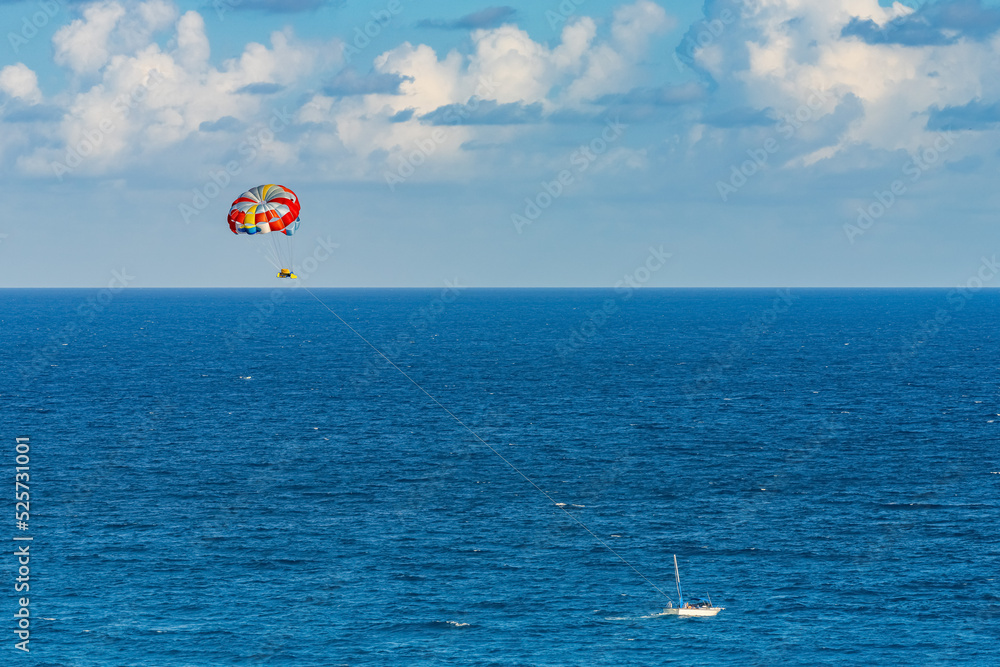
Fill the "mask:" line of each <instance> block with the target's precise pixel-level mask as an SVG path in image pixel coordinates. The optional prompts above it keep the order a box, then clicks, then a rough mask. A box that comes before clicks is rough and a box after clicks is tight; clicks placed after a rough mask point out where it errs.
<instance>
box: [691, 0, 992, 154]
mask: <svg viewBox="0 0 1000 667" xmlns="http://www.w3.org/2000/svg"><path fill="white" fill-rule="evenodd" d="M994 14H995V10H992V9H987V8H985V7H983V6H982V5H981V3H979V2H975V1H972V0H957V1H953V2H945V3H941V4H931V5H927V6H925V7H922V8H921V10H920V11H914V10H913V9H912V8H910V7H907V6H905V5H902V4H900V3H895V4H893V5H892V6H890V7H883V6H881V5H880V4H879V2H878V1H877V0H840V1H839V2H829V3H818V2H816V3H813V2H801V1H800V0H746V1H740V2H737V1H736V0H718V1H712V2H707V3H706V16H705V19H704V20H703V21H699V22H697V23H695V24H694V25H692V26H691V28H690V30H689V31H688V34H687V35H686V36H685V38H684V39H683V40H682V42H681V45H680V46H679V47H678V56H679V58H680V59H681V60H682V61H683V62H689V63H690V64H691V65H692V66H693V67H694V68H695V70H696V71H697V72H698V73H699V74H701V75H702V76H703V77H704V78H705V79H706V80H707V82H708V84H709V85H710V86H711V88H712V89H713V92H712V96H711V97H712V100H711V104H710V105H709V109H708V110H706V115H705V117H706V118H710V119H711V118H713V117H714V116H713V113H716V114H717V113H719V111H718V109H725V108H745V109H758V110H763V109H773V110H774V111H773V113H774V114H775V116H776V117H777V118H781V117H783V116H785V115H788V114H792V113H794V112H795V110H796V109H798V108H801V107H802V105H804V104H806V103H807V102H808V101H809V100H810V99H814V98H815V96H816V95H817V93H819V94H820V96H822V97H823V98H824V99H829V100H830V102H829V103H828V104H826V105H824V106H823V107H822V108H819V109H817V110H815V111H814V112H812V113H811V117H812V118H813V120H816V119H819V118H822V117H823V116H824V115H829V114H833V113H834V111H835V110H836V109H837V108H838V107H839V106H840V105H842V104H844V103H847V102H850V105H849V106H851V107H852V108H855V107H857V108H859V109H860V111H859V113H857V114H856V115H855V117H854V119H853V120H852V121H851V123H850V125H849V127H847V128H846V129H843V130H841V131H838V132H836V133H832V134H830V135H829V136H827V137H826V143H825V145H824V146H822V147H818V148H816V150H815V152H814V154H813V155H812V156H811V157H807V158H806V159H805V162H804V163H806V164H809V163H811V162H813V161H815V160H817V159H823V158H828V157H832V156H834V155H838V154H844V153H847V152H849V149H852V148H853V147H856V146H864V147H868V148H871V149H875V150H881V151H888V152H889V153H887V154H891V152H892V151H897V150H906V151H915V150H917V149H918V148H920V147H921V146H924V145H927V144H928V143H929V142H931V141H933V139H934V137H933V135H932V134H931V132H932V131H933V130H934V129H935V128H940V127H944V124H945V123H946V122H951V121H954V120H956V119H957V117H958V115H960V114H959V112H958V111H955V109H958V108H961V107H962V106H963V105H967V104H969V103H970V102H972V101H973V100H978V99H985V100H994V99H997V98H998V97H1000V85H998V83H1000V82H997V81H996V79H995V77H993V76H992V72H995V71H996V69H997V66H998V65H1000V41H998V39H997V38H996V37H991V35H993V33H995V32H996V30H997V27H998V25H1000V24H998V23H997V19H996V17H994ZM713 106H714V108H715V109H716V110H715V111H714V112H713V110H712V109H713ZM845 108H846V107H845ZM949 108H950V109H952V111H950V112H946V111H935V109H938V110H945V109H949ZM981 111H983V110H982V109H979V108H975V109H971V110H969V111H968V113H969V114H971V115H973V116H976V115H977V114H979V115H980V116H982V115H983V114H980V113H979V112H981ZM948 114H951V116H950V117H949V115H948ZM755 118H756V120H757V121H758V122H754V119H755ZM929 118H931V119H932V122H931V123H930V124H928V119H929ZM949 118H950V120H949ZM733 120H734V121H735V120H738V119H735V118H734V119H733ZM759 122H763V118H762V117H761V116H756V117H754V116H752V115H751V116H748V118H747V122H746V126H753V125H756V124H759ZM980 122H987V121H985V120H980ZM716 124H717V123H716ZM725 125H734V126H738V125H739V123H738V122H734V123H725ZM855 154H856V153H855Z"/></svg>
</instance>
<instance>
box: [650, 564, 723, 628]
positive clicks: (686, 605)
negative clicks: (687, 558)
mask: <svg viewBox="0 0 1000 667" xmlns="http://www.w3.org/2000/svg"><path fill="white" fill-rule="evenodd" d="M674 577H675V578H676V579H677V601H678V604H677V606H676V607H675V606H674V603H673V602H670V603H669V604H668V606H667V607H665V608H664V609H663V615H664V616H715V615H716V614H718V613H719V612H720V611H722V610H723V609H725V607H716V606H715V605H713V604H712V598H711V596H709V598H708V599H707V600H706V599H705V598H689V599H688V601H687V602H685V601H684V594H683V593H682V592H681V573H680V570H679V569H677V554H674Z"/></svg>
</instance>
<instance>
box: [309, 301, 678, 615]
mask: <svg viewBox="0 0 1000 667" xmlns="http://www.w3.org/2000/svg"><path fill="white" fill-rule="evenodd" d="M303 289H305V291H307V292H309V295H310V296H311V297H312V298H314V299H316V301H318V302H319V305H321V306H323V307H324V308H325V309H326V310H328V311H329V312H330V314H331V315H333V316H334V317H336V318H337V319H338V320H340V321H341V323H343V325H344V326H345V327H347V328H348V329H350V330H351V332H352V333H353V334H354V335H355V336H357V337H358V338H360V339H361V340H362V341H364V342H365V344H366V345H368V347H370V348H371V349H373V350H375V352H376V353H377V354H378V355H379V356H380V357H382V358H383V359H385V361H386V363H388V364H389V365H390V366H392V367H393V368H395V369H396V370H397V371H399V374H400V375H402V376H403V377H404V378H406V379H407V380H409V381H410V383H411V384H412V385H413V386H414V387H416V388H417V389H419V390H420V391H421V392H423V394H424V395H425V396H427V398H429V399H431V401H433V402H434V404H435V405H437V406H438V407H439V408H441V409H442V410H444V411H445V413H447V415H448V416H449V417H451V418H452V419H454V420H455V421H456V422H458V424H459V425H460V426H461V427H462V428H464V429H465V430H466V431H468V432H469V433H471V434H472V437H474V438H475V439H476V440H478V441H479V442H481V443H482V444H483V445H485V446H486V448H487V449H489V450H490V451H491V452H493V453H494V454H496V455H497V456H498V457H499V458H500V460H501V461H503V462H504V463H506V464H507V465H508V466H509V467H510V469H511V470H513V471H514V472H515V473H517V474H518V475H520V476H521V477H522V478H523V479H524V481H526V482H527V483H528V484H530V485H531V486H533V487H534V488H535V490H536V491H538V492H539V493H540V494H542V495H543V496H545V497H546V498H547V499H548V501H549V502H550V503H552V505H553V506H554V507H556V508H557V509H559V510H561V511H562V512H563V514H565V515H566V516H567V517H569V518H570V519H572V520H573V522H574V523H576V524H577V525H578V526H580V527H581V528H583V529H584V530H585V531H587V533H589V534H590V536H591V537H593V538H594V539H595V540H597V542H598V544H600V545H601V546H602V547H604V548H605V549H607V550H608V551H610V552H611V553H612V554H614V555H615V556H616V557H617V558H618V560H620V561H621V562H623V563H625V565H627V566H628V567H629V568H631V570H632V571H633V572H635V573H636V574H637V575H639V576H640V577H641V578H642V579H643V580H645V581H646V583H648V584H649V585H650V586H652V587H653V588H655V589H656V592H657V593H659V594H660V595H662V596H663V597H665V598H667V599H668V600H669V599H670V596H669V595H667V594H666V593H664V592H663V591H662V590H660V587H659V586H657V585H656V584H654V583H653V582H652V581H651V580H650V579H649V578H648V577H647V576H646V575H644V574H643V573H642V572H640V571H639V570H638V569H636V567H635V566H634V565H632V563H630V562H628V561H627V560H625V557H624V556H622V555H621V554H620V553H618V552H617V551H615V550H614V549H612V548H611V546H610V545H609V544H608V543H607V542H605V541H604V540H602V539H601V538H600V537H598V536H597V534H596V533H594V531H592V530H591V529H590V528H588V527H587V525H586V524H585V523H583V522H582V521H580V519H578V518H576V516H574V515H573V513H572V512H570V511H569V510H567V509H566V508H564V507H560V506H559V503H557V502H556V501H555V500H554V499H553V498H552V496H550V495H549V494H548V493H546V492H545V491H544V490H542V488H541V487H540V486H538V485H537V484H535V482H534V481H533V480H532V479H531V478H530V477H528V476H527V475H525V474H524V473H523V472H521V471H520V470H519V469H518V468H517V466H515V465H514V464H513V463H511V462H510V461H508V460H507V459H506V458H505V457H504V455H503V454H501V453H500V452H498V451H497V450H496V449H495V448H494V447H493V446H492V445H491V444H490V443H488V442H486V441H485V440H483V439H482V438H481V437H479V434H478V433H476V432H475V431H473V430H472V428H471V427H470V426H469V425H468V424H466V423H465V422H463V421H462V420H461V419H459V418H458V417H457V416H455V414H454V413H453V412H452V411H451V410H449V409H448V408H447V407H445V406H444V404H443V403H441V401H439V400H437V399H436V398H434V396H433V395H431V393H430V392H428V391H427V390H426V389H424V388H423V387H421V386H420V384H418V383H417V381H416V380H414V379H413V378H411V377H410V376H409V375H407V374H406V371H404V370H403V369H402V368H400V367H399V366H397V365H396V364H395V363H393V361H392V359H390V358H389V357H387V356H385V354H383V352H382V350H380V349H378V348H377V347H375V345H373V344H372V343H371V341H369V340H368V339H367V338H365V337H364V336H362V335H361V333H359V332H358V330H357V329H355V328H354V327H352V326H351V325H350V324H348V322H347V320H345V319H344V318H343V317H341V316H340V315H338V314H337V313H336V311H334V310H333V309H332V308H330V306H328V305H326V304H325V303H323V300H322V299H320V298H319V297H318V296H316V295H315V294H313V291H312V290H311V289H309V288H308V287H305V286H303Z"/></svg>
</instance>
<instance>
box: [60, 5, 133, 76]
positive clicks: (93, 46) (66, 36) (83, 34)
mask: <svg viewBox="0 0 1000 667" xmlns="http://www.w3.org/2000/svg"><path fill="white" fill-rule="evenodd" d="M123 16H125V8H124V7H122V6H121V5H120V4H119V3H117V2H99V3H96V4H93V5H91V6H89V7H87V8H85V9H84V10H83V18H81V19H76V20H75V21H73V22H72V23H70V24H69V25H67V26H63V27H62V28H60V29H59V30H57V31H56V33H55V34H54V35H53V36H52V44H53V46H55V51H56V53H55V61H56V63H57V64H59V65H64V66H66V67H69V68H70V69H72V70H73V71H74V72H77V73H84V72H96V71H97V70H98V69H100V68H101V67H102V66H103V65H104V64H105V63H106V62H107V61H108V58H109V57H110V55H111V52H110V45H109V44H108V42H109V39H110V37H111V32H112V31H113V30H114V29H115V28H116V27H117V26H118V22H119V21H120V20H121V18H122V17H123Z"/></svg>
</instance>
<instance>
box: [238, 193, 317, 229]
mask: <svg viewBox="0 0 1000 667" xmlns="http://www.w3.org/2000/svg"><path fill="white" fill-rule="evenodd" d="M299 208H300V204H299V198H298V196H297V195H296V194H295V193H294V192H292V191H291V190H290V189H289V188H286V187H285V186H284V185H272V184H268V185H258V186H257V187H255V188H251V189H250V190H247V191H246V192H244V193H243V194H241V195H240V196H239V197H238V198H237V199H236V201H234V202H233V205H232V207H231V208H230V209H229V229H231V230H233V234H257V233H261V234H266V233H268V232H282V233H283V234H285V235H286V236H291V235H292V234H294V233H295V230H296V229H298V228H299Z"/></svg>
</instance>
